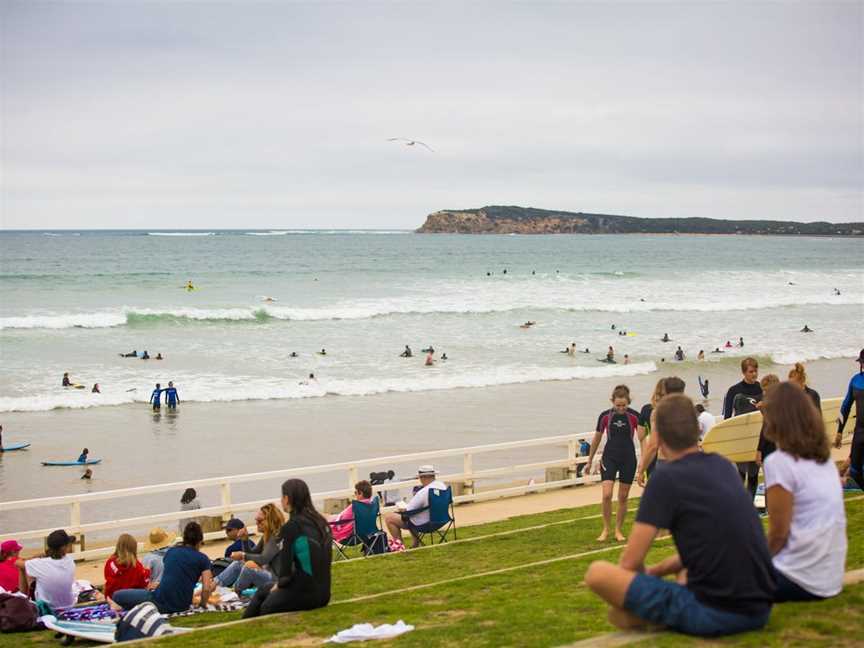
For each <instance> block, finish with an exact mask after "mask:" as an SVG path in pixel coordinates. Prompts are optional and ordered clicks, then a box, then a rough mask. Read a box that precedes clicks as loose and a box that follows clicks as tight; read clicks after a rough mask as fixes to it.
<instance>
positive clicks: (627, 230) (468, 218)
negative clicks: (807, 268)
mask: <svg viewBox="0 0 864 648" xmlns="http://www.w3.org/2000/svg"><path fill="white" fill-rule="evenodd" d="M416 231H417V232H418V233H420V234H770V235H779V236H864V223H828V222H825V221H819V222H814V223H796V222H791V221H770V220H721V219H718V218H637V217H635V216H616V215H613V214H586V213H582V212H566V211H556V210H551V209H534V208H533V207H515V206H500V205H494V206H489V207H480V208H478V209H444V210H441V211H437V212H435V213H433V214H429V215H428V216H427V217H426V222H425V223H423V226H422V227H420V228H419V229H418V230H416Z"/></svg>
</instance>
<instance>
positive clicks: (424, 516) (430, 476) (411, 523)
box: [384, 465, 447, 547]
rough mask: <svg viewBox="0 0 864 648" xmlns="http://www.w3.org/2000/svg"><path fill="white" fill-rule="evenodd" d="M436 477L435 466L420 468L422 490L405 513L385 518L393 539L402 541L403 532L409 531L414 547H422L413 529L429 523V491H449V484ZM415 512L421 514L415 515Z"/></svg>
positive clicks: (409, 503) (415, 495)
mask: <svg viewBox="0 0 864 648" xmlns="http://www.w3.org/2000/svg"><path fill="white" fill-rule="evenodd" d="M435 475H436V473H435V468H434V466H429V465H426V466H420V468H419V469H418V470H417V477H418V478H419V479H420V490H418V491H417V492H416V493H415V494H414V497H412V498H411V501H410V502H408V506H407V507H406V509H405V510H404V511H397V512H392V513H388V514H387V515H386V516H384V522H385V524H386V525H387V530H388V531H389V532H390V536H391V537H393V538H394V539H396V540H401V539H402V530H403V529H407V530H408V531H409V532H410V533H411V536H412V537H413V539H414V542H413V544H412V547H419V546H420V537H419V536H418V535H417V533H416V532H415V531H414V528H413V527H419V526H422V525H424V524H427V523H428V522H429V509H428V507H429V489H431V488H437V489H440V490H446V489H447V484H445V483H444V482H442V481H439V480H438V479H436V478H435ZM423 509H425V510H423ZM413 511H419V512H417V513H414V512H413Z"/></svg>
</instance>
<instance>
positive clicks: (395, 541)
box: [387, 538, 405, 553]
mask: <svg viewBox="0 0 864 648" xmlns="http://www.w3.org/2000/svg"><path fill="white" fill-rule="evenodd" d="M387 550H388V551H389V552H390V553H397V552H399V551H405V545H404V544H403V543H402V541H401V540H400V539H399V538H390V540H389V542H388V544H387Z"/></svg>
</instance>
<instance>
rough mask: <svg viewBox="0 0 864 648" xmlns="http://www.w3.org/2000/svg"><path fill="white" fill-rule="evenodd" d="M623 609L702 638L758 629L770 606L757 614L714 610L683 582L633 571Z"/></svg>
mask: <svg viewBox="0 0 864 648" xmlns="http://www.w3.org/2000/svg"><path fill="white" fill-rule="evenodd" d="M624 608H625V609H626V610H628V611H630V612H632V613H633V614H635V615H636V616H638V617H639V618H640V619H645V620H646V621H650V622H651V623H657V624H661V625H664V626H666V627H668V628H671V629H673V630H677V631H679V632H683V633H684V634H689V635H697V636H702V637H714V636H719V635H728V634H735V633H738V632H747V631H749V630H759V629H760V628H763V627H765V624H766V623H768V617H770V616H771V608H770V607H769V608H768V609H766V610H765V611H764V612H762V613H757V614H753V613H751V614H736V613H734V612H725V611H723V610H718V609H717V608H713V607H709V606H707V605H704V604H703V603H700V602H699V601H698V600H696V595H695V594H693V592H691V591H690V590H689V589H687V588H686V587H684V586H683V585H679V584H678V583H675V582H673V581H667V580H663V579H662V578H657V577H656V576H647V575H645V574H636V578H634V579H633V582H632V583H630V587H629V588H627V595H626V596H625V597H624Z"/></svg>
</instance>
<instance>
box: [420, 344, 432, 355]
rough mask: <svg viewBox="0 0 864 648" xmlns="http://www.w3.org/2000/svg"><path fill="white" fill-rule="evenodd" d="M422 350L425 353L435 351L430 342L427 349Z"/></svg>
mask: <svg viewBox="0 0 864 648" xmlns="http://www.w3.org/2000/svg"><path fill="white" fill-rule="evenodd" d="M420 350H421V351H422V352H423V353H435V349H434V348H432V345H431V344H430V345H429V346H428V347H426V348H425V349H420Z"/></svg>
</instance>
